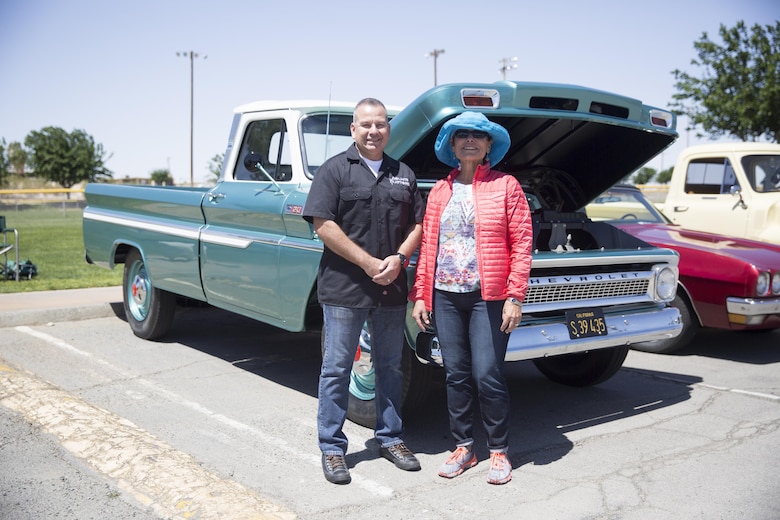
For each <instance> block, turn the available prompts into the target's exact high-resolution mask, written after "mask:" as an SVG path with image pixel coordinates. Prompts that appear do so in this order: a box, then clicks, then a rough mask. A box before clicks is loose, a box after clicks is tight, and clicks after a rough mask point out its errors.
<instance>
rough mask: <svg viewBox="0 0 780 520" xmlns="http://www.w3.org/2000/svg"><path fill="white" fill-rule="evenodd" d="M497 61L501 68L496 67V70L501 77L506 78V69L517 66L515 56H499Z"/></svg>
mask: <svg viewBox="0 0 780 520" xmlns="http://www.w3.org/2000/svg"><path fill="white" fill-rule="evenodd" d="M498 62H499V63H500V64H501V68H500V69H498V71H499V72H500V73H501V78H502V79H506V71H508V70H512V69H516V68H517V63H516V62H517V56H512V57H511V58H501V59H500V60H498Z"/></svg>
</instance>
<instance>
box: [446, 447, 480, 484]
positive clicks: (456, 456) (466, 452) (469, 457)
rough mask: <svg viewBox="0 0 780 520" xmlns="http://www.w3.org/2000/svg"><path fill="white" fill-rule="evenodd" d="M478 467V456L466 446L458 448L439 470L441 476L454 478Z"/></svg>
mask: <svg viewBox="0 0 780 520" xmlns="http://www.w3.org/2000/svg"><path fill="white" fill-rule="evenodd" d="M476 465H477V456H476V455H474V453H473V452H472V451H471V450H470V449H468V448H467V447H465V446H458V449H456V450H455V451H453V452H452V455H450V456H449V458H448V459H447V461H446V462H445V463H444V464H442V465H441V467H440V468H439V476H440V477H444V478H454V477H457V476H458V475H460V474H461V473H463V472H464V471H466V470H467V469H469V468H473V467H474V466H476Z"/></svg>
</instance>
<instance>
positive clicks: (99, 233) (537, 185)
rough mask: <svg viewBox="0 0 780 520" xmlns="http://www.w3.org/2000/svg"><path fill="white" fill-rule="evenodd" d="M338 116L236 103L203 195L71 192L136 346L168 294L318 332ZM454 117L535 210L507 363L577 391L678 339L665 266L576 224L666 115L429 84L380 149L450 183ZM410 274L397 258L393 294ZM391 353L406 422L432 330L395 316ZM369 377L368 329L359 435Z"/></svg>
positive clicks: (553, 96) (562, 93)
mask: <svg viewBox="0 0 780 520" xmlns="http://www.w3.org/2000/svg"><path fill="white" fill-rule="evenodd" d="M353 109H354V103H329V102H318V101H300V102H290V101H275V102H271V101H265V102H257V103H252V104H248V105H244V106H241V107H238V108H237V109H236V110H235V114H234V117H233V124H232V127H231V130H230V136H229V138H228V144H227V149H226V152H225V159H224V163H223V165H222V171H221V175H220V177H219V180H218V182H217V183H216V185H215V186H213V187H204V188H188V187H163V186H128V185H114V184H89V185H88V186H87V188H86V199H87V206H86V208H85V209H84V215H83V216H84V243H85V247H86V258H87V261H88V262H90V263H95V264H97V265H100V266H103V267H107V268H114V267H116V266H117V265H120V264H123V265H124V276H123V293H124V307H125V313H126V316H127V320H128V322H129V324H130V327H131V329H132V330H133V332H134V333H135V334H136V335H138V336H140V337H142V338H146V339H150V340H151V339H155V338H159V337H161V336H162V335H164V334H166V333H167V332H168V330H169V327H170V325H171V322H172V320H173V318H174V313H175V309H176V305H177V298H181V297H185V298H188V299H193V300H199V301H202V302H207V303H208V304H211V305H213V306H215V307H219V308H222V309H227V310H230V311H233V312H236V313H240V314H242V315H245V316H249V317H251V318H254V319H257V320H260V321H263V322H265V323H269V324H271V325H274V326H276V327H280V328H282V329H286V330H289V331H304V330H317V329H318V328H319V327H321V323H322V312H321V309H320V307H319V304H318V302H317V299H316V294H317V289H316V281H317V266H318V263H319V259H320V256H321V253H322V249H323V246H322V242H321V241H320V240H319V238H318V237H317V236H316V234H315V233H314V232H313V230H312V227H311V226H310V225H309V224H308V223H307V222H306V221H305V220H304V219H303V218H302V217H301V212H302V210H303V206H304V203H305V201H306V196H307V193H308V190H309V187H310V185H311V181H312V179H313V177H314V176H315V175H317V168H318V167H319V165H321V164H322V163H323V162H324V161H325V160H326V159H327V158H328V157H330V156H332V155H334V154H336V153H339V152H341V151H343V150H345V149H346V148H347V147H348V146H349V145H350V144H351V143H352V139H351V137H350V123H351V121H352V111H353ZM466 110H478V111H481V112H484V113H485V115H486V116H487V117H488V118H490V119H491V120H493V121H495V122H497V123H499V124H501V125H503V126H504V127H505V128H506V129H507V130H508V131H509V134H510V136H511V141H512V144H511V148H510V150H509V151H508V153H507V154H506V157H505V158H504V159H503V160H502V161H501V162H500V163H499V164H496V165H494V166H495V167H496V168H497V169H499V170H503V171H506V172H508V173H511V174H512V175H515V176H516V177H517V178H518V179H519V180H520V182H521V183H522V185H523V188H524V189H525V193H526V195H527V197H528V200H529V203H530V207H531V209H532V211H533V226H534V241H535V246H534V254H533V264H532V271H531V279H530V288H529V291H528V294H527V296H526V299H525V301H524V303H523V321H522V325H521V326H520V327H519V328H518V329H517V330H516V331H515V332H513V333H512V335H511V337H510V340H509V348H508V350H507V355H506V360H507V361H519V360H533V362H534V363H535V364H536V366H537V367H538V368H539V370H540V371H541V372H542V373H543V374H545V375H546V376H547V377H548V378H550V379H552V380H554V381H557V382H559V383H563V384H568V385H575V386H584V385H593V384H597V383H599V382H602V381H605V380H606V379H608V378H609V377H611V376H612V375H613V374H615V373H616V372H617V371H618V370H619V369H620V367H621V366H622V364H623V361H624V359H625V357H626V353H627V351H628V348H629V345H631V344H633V343H635V342H640V341H652V340H655V339H663V338H670V337H674V336H675V335H677V334H679V333H680V331H681V328H682V325H681V321H680V314H679V311H678V310H677V309H676V308H675V307H671V306H669V305H668V304H669V302H670V301H672V300H673V299H674V296H675V290H676V286H677V278H678V269H677V264H678V256H677V254H676V253H674V252H673V251H670V250H667V249H660V248H657V247H653V246H650V245H649V244H647V243H645V242H642V241H641V240H638V239H636V238H633V237H632V236H630V235H628V234H626V233H624V232H622V231H620V230H618V229H617V228H615V227H613V226H611V225H609V224H606V223H604V222H592V221H591V220H589V219H588V218H587V216H586V215H585V214H584V213H581V212H578V208H582V207H584V206H585V205H586V204H587V203H588V202H589V201H590V200H592V199H593V198H595V197H596V196H598V195H599V194H600V193H602V192H603V191H604V190H605V189H607V188H608V187H610V186H611V185H613V184H614V183H615V182H617V181H618V180H619V179H621V178H623V177H625V176H626V175H627V174H629V173H631V172H632V171H634V170H636V169H637V168H638V167H640V166H641V165H642V164H644V163H645V162H647V161H648V160H649V159H651V158H652V157H653V156H655V155H657V154H658V153H660V152H661V151H662V150H663V149H665V148H666V147H667V146H669V145H670V144H671V143H672V142H673V141H674V140H675V139H676V137H677V133H676V131H675V118H674V116H673V115H672V114H671V113H669V112H668V111H665V110H660V109H656V108H653V107H649V106H646V105H643V104H642V103H641V102H639V101H637V100H635V99H631V98H628V97H624V96H619V95H615V94H610V93H607V92H602V91H597V90H592V89H587V88H582V87H576V86H570V85H551V84H534V83H512V82H499V83H491V84H451V85H441V86H438V87H435V88H433V89H431V90H430V91H428V92H426V93H424V94H422V95H421V96H420V97H419V98H418V99H416V100H415V101H414V102H412V103H411V104H410V105H409V106H407V107H406V108H404V109H403V110H400V111H399V112H397V113H396V111H393V112H392V114H391V115H392V116H393V118H392V122H391V126H392V134H391V140H390V142H389V143H388V146H387V148H386V150H385V151H386V152H387V153H388V154H389V155H390V156H392V157H395V158H397V159H400V160H402V161H404V162H406V163H407V164H408V165H409V166H411V167H412V168H413V169H414V171H415V172H416V173H417V176H418V181H419V186H420V188H421V189H422V191H423V192H424V193H427V190H428V189H430V187H431V186H432V185H433V183H434V182H435V181H436V180H437V179H440V178H442V177H443V176H445V175H446V174H447V173H448V172H449V169H450V168H449V167H448V166H446V165H444V164H442V163H440V162H439V161H438V160H437V159H436V156H435V155H434V153H433V144H434V141H435V139H436V135H437V134H438V132H439V129H440V128H441V126H442V125H443V124H444V123H445V122H446V121H447V120H449V119H450V118H452V117H455V116H456V115H458V114H459V113H461V112H463V111H466ZM414 269H415V259H414V258H412V259H411V263H410V266H409V268H408V271H407V273H406V274H407V277H408V282H409V283H411V282H412V280H413V277H414ZM226 333H229V331H226ZM406 342H407V344H408V347H409V348H407V349H405V356H404V367H403V369H404V375H405V384H404V407H405V409H406V410H409V409H410V408H413V407H414V406H416V405H417V404H419V403H420V402H421V401H422V399H423V398H424V397H425V385H426V382H427V378H428V376H429V374H430V371H431V370H435V369H436V368H435V366H436V365H437V364H438V363H439V362H440V357H439V356H438V355H437V353H438V350H437V348H436V347H437V342H436V339H435V331H433V330H431V331H426V332H420V330H419V329H418V327H417V325H416V324H415V323H414V320H412V318H411V316H409V318H408V320H407V326H406ZM373 381H374V374H373V370H372V365H371V338H370V337H369V336H368V334H367V333H366V334H364V335H363V338H362V340H361V343H360V348H359V351H358V355H357V356H356V359H355V363H354V366H353V371H352V384H351V387H350V405H349V412H348V415H349V418H350V419H351V420H353V421H355V422H357V423H359V424H363V425H367V426H373V425H374V418H375V412H374V403H373V399H374V393H373Z"/></svg>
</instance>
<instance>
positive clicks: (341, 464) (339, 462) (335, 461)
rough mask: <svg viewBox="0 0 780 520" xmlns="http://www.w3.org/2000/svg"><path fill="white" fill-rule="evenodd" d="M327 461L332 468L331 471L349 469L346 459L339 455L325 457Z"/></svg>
mask: <svg viewBox="0 0 780 520" xmlns="http://www.w3.org/2000/svg"><path fill="white" fill-rule="evenodd" d="M325 460H326V461H327V462H328V467H330V469H331V471H336V470H337V469H347V462H346V461H345V460H344V457H341V456H339V455H325Z"/></svg>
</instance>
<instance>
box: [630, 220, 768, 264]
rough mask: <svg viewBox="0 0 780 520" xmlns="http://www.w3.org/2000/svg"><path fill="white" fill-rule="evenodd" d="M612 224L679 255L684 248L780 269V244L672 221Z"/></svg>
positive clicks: (682, 253)
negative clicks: (699, 228) (668, 222)
mask: <svg viewBox="0 0 780 520" xmlns="http://www.w3.org/2000/svg"><path fill="white" fill-rule="evenodd" d="M615 226H616V227H618V228H620V229H622V230H623V231H625V232H626V233H628V234H630V235H633V236H635V237H637V238H639V239H640V240H643V241H645V242H647V243H649V244H652V245H655V246H659V247H668V248H670V249H674V250H676V251H678V252H679V253H680V255H681V256H683V255H684V251H702V252H706V253H709V254H718V255H721V256H723V257H729V258H733V259H738V260H743V261H746V262H749V263H750V264H753V265H755V266H756V267H758V268H764V269H766V268H775V269H780V246H775V245H772V244H767V243H764V242H757V241H755V240H745V239H742V238H736V237H729V236H724V235H716V234H714V233H706V232H703V231H691V230H689V229H683V228H681V227H680V226H676V225H673V224H656V223H644V224H639V223H637V224H624V223H620V224H615Z"/></svg>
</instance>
